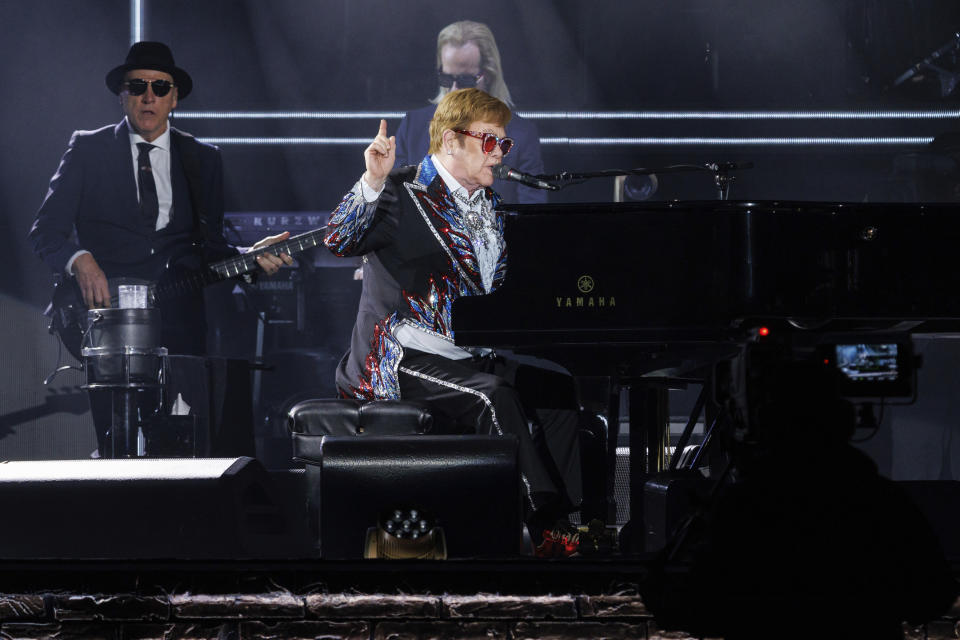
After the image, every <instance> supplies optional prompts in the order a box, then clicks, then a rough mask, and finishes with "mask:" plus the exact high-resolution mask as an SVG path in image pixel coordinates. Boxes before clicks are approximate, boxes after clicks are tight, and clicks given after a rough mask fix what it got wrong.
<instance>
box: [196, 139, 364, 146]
mask: <svg viewBox="0 0 960 640" xmlns="http://www.w3.org/2000/svg"><path fill="white" fill-rule="evenodd" d="M199 140H200V142H207V143H209V144H260V145H264V144H277V145H297V144H308V145H309V144H313V145H354V144H370V140H372V138H199Z"/></svg>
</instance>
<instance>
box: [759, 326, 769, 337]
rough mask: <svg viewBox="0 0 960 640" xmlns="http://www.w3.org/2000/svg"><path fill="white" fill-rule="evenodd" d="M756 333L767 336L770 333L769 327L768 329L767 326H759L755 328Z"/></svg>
mask: <svg viewBox="0 0 960 640" xmlns="http://www.w3.org/2000/svg"><path fill="white" fill-rule="evenodd" d="M757 333H758V334H759V335H761V336H768V335H770V329H768V328H767V327H760V328H759V329H757Z"/></svg>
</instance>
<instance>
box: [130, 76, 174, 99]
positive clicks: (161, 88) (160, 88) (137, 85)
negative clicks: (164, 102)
mask: <svg viewBox="0 0 960 640" xmlns="http://www.w3.org/2000/svg"><path fill="white" fill-rule="evenodd" d="M123 86H124V87H126V89H127V93H129V94H130V95H132V96H142V95H143V94H144V93H146V91H147V87H148V86H149V87H152V88H153V95H155V96H157V97H158V98H162V97H163V96H165V95H167V94H168V93H170V89H173V87H174V86H175V85H174V84H173V83H172V82H170V81H169V80H144V79H142V78H133V79H132V80H124V81H123Z"/></svg>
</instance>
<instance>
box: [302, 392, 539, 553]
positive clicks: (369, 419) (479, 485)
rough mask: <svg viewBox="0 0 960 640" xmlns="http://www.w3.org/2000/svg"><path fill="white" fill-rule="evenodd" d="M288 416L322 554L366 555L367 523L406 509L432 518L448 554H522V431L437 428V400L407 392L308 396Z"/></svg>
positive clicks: (312, 527) (373, 523) (313, 531)
mask: <svg viewBox="0 0 960 640" xmlns="http://www.w3.org/2000/svg"><path fill="white" fill-rule="evenodd" d="M288 420H289V423H288V424H289V426H290V430H291V431H292V434H293V454H294V458H295V459H296V460H298V461H300V462H302V463H304V465H305V468H306V480H307V496H306V508H307V515H308V520H309V525H310V534H311V537H312V539H313V540H314V541H315V544H316V546H317V548H318V549H319V551H320V554H321V556H322V557H323V558H327V559H359V558H363V557H364V553H365V551H367V550H368V542H369V540H368V538H367V534H368V531H369V530H373V529H375V528H376V527H377V525H378V522H380V521H381V520H382V516H383V515H384V514H388V513H392V512H393V511H394V510H397V509H400V510H405V511H408V510H410V509H416V510H418V511H419V512H420V513H422V514H424V515H425V516H427V517H428V518H430V520H431V521H432V523H433V524H435V525H436V526H437V527H438V528H439V529H441V530H442V531H443V538H444V541H445V545H444V546H445V549H446V556H447V557H461V558H463V557H476V556H487V557H490V556H495V557H506V556H513V555H516V554H518V553H519V551H520V548H521V542H522V534H523V529H522V524H521V517H520V513H521V502H520V500H521V494H520V474H519V471H518V469H517V440H516V438H514V437H499V436H489V435H437V434H436V433H435V423H434V421H433V417H432V415H431V413H430V410H429V408H428V407H427V406H426V405H424V404H421V403H417V402H410V401H405V400H375V401H370V402H361V401H357V400H342V399H318V400H306V401H303V402H300V403H298V404H297V405H295V406H294V407H293V408H291V409H290V411H289V412H288ZM371 535H372V536H374V537H375V534H373V533H372V534H371ZM380 536H381V538H382V537H383V536H382V532H380ZM370 540H373V538H371V539H370ZM391 540H393V541H394V542H395V539H392V538H391ZM384 544H385V543H384Z"/></svg>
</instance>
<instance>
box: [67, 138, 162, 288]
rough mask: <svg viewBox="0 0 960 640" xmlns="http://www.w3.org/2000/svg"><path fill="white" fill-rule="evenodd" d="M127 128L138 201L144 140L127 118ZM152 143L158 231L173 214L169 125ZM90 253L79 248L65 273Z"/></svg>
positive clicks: (68, 263) (71, 271)
mask: <svg viewBox="0 0 960 640" xmlns="http://www.w3.org/2000/svg"><path fill="white" fill-rule="evenodd" d="M127 129H129V131H130V153H131V154H132V155H133V165H132V169H133V183H134V184H135V185H137V202H139V201H140V186H139V183H138V182H137V174H138V173H139V172H140V169H139V167H138V166H137V158H138V157H139V156H140V149H139V148H138V147H137V143H138V142H146V140H144V139H143V138H142V137H141V136H140V134H139V133H134V131H133V127H132V126H131V125H130V121H129V120H127ZM149 144H152V145H153V149H150V168H151V169H152V170H153V181H154V182H155V183H156V185H157V200H158V201H159V203H160V213H159V215H157V224H156V227H154V229H155V230H156V231H159V230H160V229H163V228H164V227H166V226H167V225H168V224H170V218H171V216H172V215H173V184H172V181H171V178H170V127H169V126H167V129H166V131H164V132H163V133H162V134H160V137H159V138H157V139H156V140H154V141H153V142H151V143H149ZM84 253H90V252H89V251H87V250H86V249H81V250H79V251H77V252H76V253H75V254H73V255H72V256H70V259H69V260H68V261H67V266H66V270H67V274H68V275H72V274H73V263H74V261H75V260H76V259H77V258H78V257H80V256H81V255H83V254H84Z"/></svg>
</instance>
